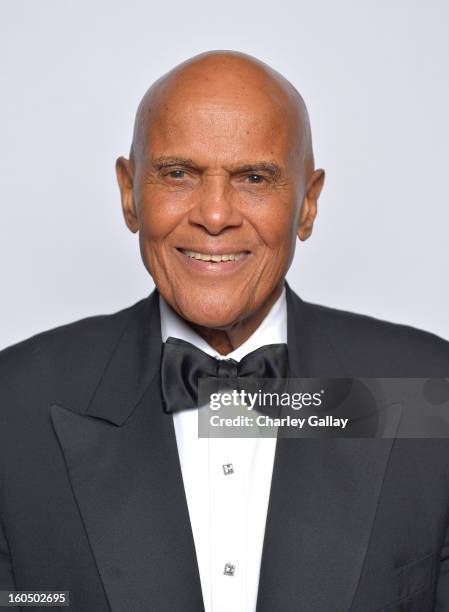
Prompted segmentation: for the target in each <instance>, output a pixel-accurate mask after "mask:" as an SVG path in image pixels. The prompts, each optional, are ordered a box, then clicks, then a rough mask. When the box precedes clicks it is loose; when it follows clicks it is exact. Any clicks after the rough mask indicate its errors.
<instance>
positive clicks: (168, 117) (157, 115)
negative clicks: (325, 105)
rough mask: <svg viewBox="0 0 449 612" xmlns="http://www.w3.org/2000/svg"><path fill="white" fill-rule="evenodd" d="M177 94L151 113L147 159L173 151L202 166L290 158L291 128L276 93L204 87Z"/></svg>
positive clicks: (282, 160)
mask: <svg viewBox="0 0 449 612" xmlns="http://www.w3.org/2000/svg"><path fill="white" fill-rule="evenodd" d="M204 89H206V91H205V90H204ZM176 93H177V95H171V96H169V97H167V98H166V99H165V100H164V102H163V103H162V104H160V105H159V106H158V107H156V108H154V110H152V111H150V114H149V117H148V121H147V122H146V128H145V132H146V133H145V141H146V143H145V144H146V147H145V148H146V150H147V152H148V153H149V154H150V156H151V157H158V156H159V155H164V154H176V155H182V156H186V157H189V158H192V159H197V160H198V161H199V162H200V163H206V164H211V163H215V164H219V163H232V162H235V161H238V160H243V159H245V160H250V159H252V158H254V159H263V158H265V157H266V158H269V159H277V160H279V161H280V162H286V160H287V158H288V157H289V153H290V149H291V147H292V141H293V131H294V129H293V128H292V125H291V121H289V117H288V115H287V113H286V112H285V108H284V107H283V104H282V101H281V100H279V99H277V97H276V96H274V95H272V96H270V95H267V93H265V92H262V91H257V90H256V91H254V90H251V91H235V90H234V91H233V92H232V91H229V92H226V91H224V89H220V90H218V91H213V92H211V91H207V88H197V89H196V90H195V89H193V90H191V91H190V92H187V91H186V90H185V89H184V91H182V92H176Z"/></svg>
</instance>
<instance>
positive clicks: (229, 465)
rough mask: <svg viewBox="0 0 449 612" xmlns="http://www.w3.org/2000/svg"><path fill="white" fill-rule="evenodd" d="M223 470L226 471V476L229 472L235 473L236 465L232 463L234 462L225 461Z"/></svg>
mask: <svg viewBox="0 0 449 612" xmlns="http://www.w3.org/2000/svg"><path fill="white" fill-rule="evenodd" d="M223 472H224V475H225V476H227V475H228V474H233V473H234V466H233V465H232V463H224V464H223Z"/></svg>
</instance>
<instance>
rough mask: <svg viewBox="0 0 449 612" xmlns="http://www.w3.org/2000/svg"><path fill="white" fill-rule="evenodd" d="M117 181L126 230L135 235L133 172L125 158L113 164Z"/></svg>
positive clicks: (136, 225) (136, 223) (137, 226)
mask: <svg viewBox="0 0 449 612" xmlns="http://www.w3.org/2000/svg"><path fill="white" fill-rule="evenodd" d="M115 171H116V174H117V181H118V184H119V188H120V197H121V201H122V211H123V216H124V218H125V223H126V225H127V226H128V229H130V230H131V232H133V234H135V233H136V232H137V231H138V229H139V224H138V219H137V212H136V207H135V203H134V195H133V178H134V177H133V171H132V168H131V163H130V161H129V160H128V159H126V158H125V157H119V158H118V159H117V161H116V163H115Z"/></svg>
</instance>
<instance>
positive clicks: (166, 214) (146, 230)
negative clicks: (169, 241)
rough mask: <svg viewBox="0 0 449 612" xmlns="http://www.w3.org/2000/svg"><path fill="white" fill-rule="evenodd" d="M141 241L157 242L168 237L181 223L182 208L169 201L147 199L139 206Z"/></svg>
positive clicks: (178, 204)
mask: <svg viewBox="0 0 449 612" xmlns="http://www.w3.org/2000/svg"><path fill="white" fill-rule="evenodd" d="M139 211H140V214H139V219H140V232H141V239H143V240H144V241H159V240H163V239H164V238H165V237H166V236H168V235H169V234H170V233H171V232H172V231H173V230H174V229H175V228H176V227H177V226H178V225H179V224H180V223H181V221H182V219H183V216H184V207H183V206H182V205H180V203H179V202H173V201H172V200H171V199H167V198H161V197H159V198H158V197H157V195H155V196H154V197H149V198H146V199H145V200H143V201H142V202H141V203H140V206H139Z"/></svg>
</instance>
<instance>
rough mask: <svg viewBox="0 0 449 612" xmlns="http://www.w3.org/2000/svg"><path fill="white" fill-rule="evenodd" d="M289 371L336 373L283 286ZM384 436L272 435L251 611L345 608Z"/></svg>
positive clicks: (324, 344)
mask: <svg viewBox="0 0 449 612" xmlns="http://www.w3.org/2000/svg"><path fill="white" fill-rule="evenodd" d="M287 308H288V350H289V362H290V376H292V377H322V376H323V377H344V376H348V373H347V372H345V371H344V367H343V365H342V363H341V362H340V361H339V358H338V355H337V353H336V352H335V351H334V349H333V347H332V346H331V345H330V343H329V341H328V340H327V337H326V334H325V331H324V330H322V329H321V328H320V326H319V324H318V323H317V321H315V320H314V319H313V316H312V313H310V312H309V311H308V308H309V307H308V306H307V305H306V304H304V303H303V302H302V301H301V300H300V298H299V297H298V296H296V295H295V294H294V293H293V292H292V291H291V289H290V288H289V287H288V286H287ZM391 446H392V440H368V439H329V440H314V439H292V438H280V439H278V442H277V447H276V455H275V463H274V470H273V479H272V485H271V492H270V503H269V509H268V516H267V525H266V531H265V540H264V548H263V555H262V565H261V573H260V582H259V595H258V605H257V611H258V612H272V611H273V610H282V611H283V612H290V611H291V612H293V611H294V612H296V611H297V610H302V611H304V612H309V611H310V612H329V610H338V611H339V612H347V611H348V610H349V609H350V607H351V601H352V599H353V597H354V593H355V590H356V588H357V582H358V579H359V575H360V572H361V569H362V564H363V560H364V557H365V554H366V550H367V546H368V541H369V536H370V532H371V527H372V523H373V520H374V515H375V511H376V506H377V501H378V497H379V493H380V489H381V485H382V481H383V477H384V472H385V469H386V465H387V463H388V457H389V454H390V450H391Z"/></svg>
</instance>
